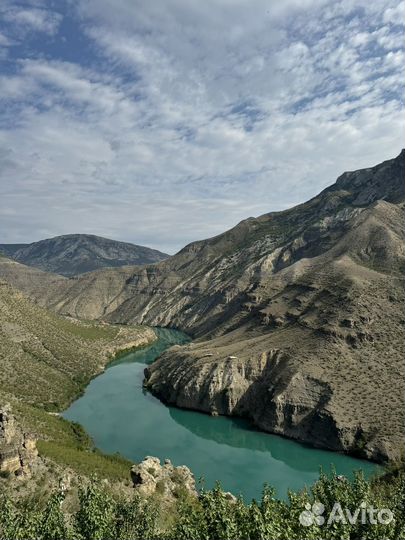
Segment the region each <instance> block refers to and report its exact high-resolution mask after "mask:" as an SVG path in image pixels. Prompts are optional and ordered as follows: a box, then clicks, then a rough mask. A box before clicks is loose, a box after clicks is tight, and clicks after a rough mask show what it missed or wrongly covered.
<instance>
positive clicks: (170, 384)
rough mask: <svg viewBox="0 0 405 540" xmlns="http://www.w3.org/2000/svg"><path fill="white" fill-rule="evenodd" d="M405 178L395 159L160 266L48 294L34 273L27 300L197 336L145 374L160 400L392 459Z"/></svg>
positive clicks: (402, 373)
mask: <svg viewBox="0 0 405 540" xmlns="http://www.w3.org/2000/svg"><path fill="white" fill-rule="evenodd" d="M404 170H405V152H404V151H402V152H401V154H400V155H399V156H398V157H397V158H395V159H391V160H389V161H386V162H384V163H381V164H379V165H377V166H375V167H372V168H368V169H363V170H360V171H354V172H349V173H345V174H343V175H342V176H340V177H339V178H338V180H337V182H336V183H335V184H334V185H333V186H331V187H329V188H328V189H326V190H324V191H323V192H322V193H320V194H319V195H318V196H317V197H315V198H313V199H312V200H310V201H309V202H307V203H305V204H302V205H299V206H297V207H295V208H292V209H290V210H286V211H284V212H278V213H270V214H265V215H263V216H261V217H259V218H250V219H248V220H245V221H243V222H241V223H240V224H239V225H237V226H236V227H234V228H233V229H231V230H230V231H227V232H226V233H224V234H222V235H219V236H217V237H215V238H211V239H209V240H206V241H201V242H196V243H193V244H190V245H189V246H186V247H185V248H184V249H183V250H182V251H180V252H179V253H178V254H177V255H175V256H174V257H172V258H170V259H168V260H167V261H163V262H162V263H160V264H158V265H154V266H146V267H124V268H119V269H108V270H99V271H97V272H93V273H89V274H85V275H83V276H80V277H77V278H74V279H69V280H63V281H57V282H56V281H55V280H54V278H52V279H51V281H52V280H53V281H52V283H51V282H50V284H49V286H48V287H46V290H45V287H44V283H45V281H46V280H44V279H43V278H44V276H41V279H40V280H38V281H37V282H36V283H34V282H35V279H34V280H33V281H30V280H28V281H26V282H25V285H24V286H25V291H26V292H27V293H29V294H30V295H31V296H32V297H33V298H35V299H36V300H37V301H39V302H41V303H44V304H46V305H47V306H48V307H51V308H52V309H54V310H55V311H57V312H59V313H63V314H65V315H71V316H74V317H80V318H85V319H104V320H107V321H110V322H122V323H127V322H133V323H147V324H152V325H159V326H174V327H177V328H180V329H182V330H184V331H186V332H189V333H190V334H192V335H193V336H194V337H195V338H196V341H195V342H194V343H193V344H191V345H188V346H186V347H176V348H172V349H171V350H170V351H168V352H167V353H165V354H164V355H163V357H162V358H161V359H160V360H158V361H157V362H155V363H154V364H153V365H152V366H151V367H150V368H149V369H148V372H147V374H146V378H147V384H148V386H149V388H150V389H151V390H152V391H153V392H154V393H155V394H157V395H158V396H159V397H160V398H161V399H163V400H165V401H168V402H170V403H174V404H176V405H178V406H180V407H189V408H193V409H197V410H202V411H205V412H209V413H212V414H235V415H240V416H246V417H248V418H250V419H251V420H252V421H253V422H254V424H255V425H256V426H258V427H259V428H261V429H264V430H266V431H270V432H275V433H280V434H283V435H286V436H288V437H292V438H295V439H298V440H301V441H305V442H308V443H311V444H315V445H317V446H320V447H326V448H330V449H333V450H339V451H346V452H350V453H354V454H357V455H362V456H366V457H369V458H372V459H375V460H378V461H381V460H385V459H387V458H393V457H395V456H397V455H398V454H399V452H400V450H401V447H402V445H403V440H404V436H405V428H404V426H405V412H404V411H405V408H404V388H405V366H404V363H403V354H404V343H405V340H404V338H405V331H404V318H403V310H402V305H403V300H404V283H403V277H402V272H403V269H404V259H405V249H404V237H403V210H404V195H405V187H404V183H403V178H404ZM5 266H6V265H5V264H4V265H1V264H0V275H3V267H5ZM9 270H10V266H9ZM14 270H15V275H13V272H10V271H9V272H8V277H7V279H9V280H10V281H11V282H15V283H16V282H17V281H18V276H17V274H19V272H20V271H21V268H18V269H17V268H15V269H14ZM39 282H41V284H39V285H38V283H39ZM387 396H389V397H387Z"/></svg>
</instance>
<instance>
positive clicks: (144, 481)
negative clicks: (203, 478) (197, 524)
mask: <svg viewBox="0 0 405 540" xmlns="http://www.w3.org/2000/svg"><path fill="white" fill-rule="evenodd" d="M131 477H132V481H133V484H134V487H135V489H136V490H137V491H139V493H141V494H142V495H146V496H149V495H153V494H154V493H158V494H160V495H162V496H164V497H166V498H173V497H175V496H176V493H177V492H178V490H179V489H185V490H186V491H187V492H188V493H189V494H190V495H195V496H196V495H197V491H196V488H195V479H194V476H193V474H192V472H191V471H190V469H189V468H188V467H186V466H180V467H174V465H172V463H171V462H170V460H168V459H166V460H165V462H164V464H163V465H161V463H160V460H159V459H158V458H156V457H150V456H148V457H146V458H145V459H144V460H143V461H142V462H141V463H139V464H138V465H134V466H133V467H132V469H131Z"/></svg>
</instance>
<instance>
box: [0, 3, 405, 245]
mask: <svg viewBox="0 0 405 540" xmlns="http://www.w3.org/2000/svg"><path fill="white" fill-rule="evenodd" d="M77 6H78V9H79V10H80V16H81V19H80V25H81V26H80V27H81V28H82V29H84V31H85V32H86V34H87V36H88V37H89V38H90V39H91V40H92V43H93V46H94V47H95V49H96V50H97V52H98V54H99V56H98V58H96V59H93V60H92V62H89V61H87V62H85V61H83V62H81V63H79V62H73V61H72V60H70V61H67V60H61V59H59V58H53V59H52V58H51V59H49V58H45V57H43V56H42V57H37V58H21V59H20V60H19V61H18V62H17V64H16V65H17V69H16V72H15V73H13V74H11V75H10V74H3V76H2V77H0V100H1V99H2V100H3V111H4V115H5V122H3V126H4V127H3V129H2V130H1V131H0V209H1V207H4V208H19V209H20V210H21V212H20V216H24V218H23V219H20V220H18V219H17V217H13V216H8V217H7V220H5V223H4V225H3V227H2V230H3V231H6V234H8V236H7V238H3V240H4V241H7V240H9V241H27V240H34V239H38V238H40V237H41V236H46V235H48V236H49V235H55V234H62V233H68V232H72V231H73V232H93V233H96V234H104V235H107V236H112V237H116V238H122V239H124V240H132V241H136V242H139V243H144V244H150V245H152V246H155V247H158V248H161V249H163V250H167V251H174V250H175V249H179V248H180V247H182V245H183V244H184V243H186V242H188V241H191V240H194V239H197V238H203V237H206V236H211V235H213V234H216V233H219V232H221V231H223V230H224V229H226V228H228V227H230V226H232V225H233V224H234V223H235V222H237V221H239V220H240V219H243V218H246V217H248V216H250V215H258V214H260V213H264V212H268V211H270V210H277V209H283V208H285V207H287V206H289V205H291V204H294V203H299V202H301V201H303V200H305V199H307V198H309V197H310V196H313V195H315V194H316V193H317V192H318V191H319V190H320V189H322V188H324V187H326V186H327V185H328V184H330V183H331V182H333V181H334V180H335V178H336V177H337V176H338V175H339V174H340V173H341V172H343V171H344V170H347V169H355V168H359V167H363V166H370V165H373V164H375V163H377V162H379V161H382V160H384V159H387V158H389V157H392V156H394V155H395V154H396V153H398V152H399V150H400V146H401V143H402V134H403V121H402V115H401V113H402V111H403V104H402V102H401V98H400V96H401V85H402V73H401V66H400V63H401V61H403V60H402V58H403V51H402V50H401V47H400V46H399V45H398V42H397V41H395V40H393V35H396V32H397V31H398V29H396V28H394V27H392V25H391V24H389V22H390V21H388V22H387V17H388V16H390V17H391V15H387V11H388V10H389V9H396V6H397V4H396V3H395V1H392V2H390V1H388V2H387V1H382V0H376V1H375V2H373V3H371V2H366V1H365V0H364V1H363V0H359V1H358V2H357V1H356V2H355V1H354V0H342V1H339V2H334V3H330V2H326V1H322V0H319V1H318V0H308V1H307V2H305V5H304V3H302V1H300V2H298V1H292V0H288V1H283V2H282V1H281V0H280V1H277V2H271V3H269V2H267V1H265V0H254V1H253V0H249V1H248V0H232V2H231V1H230V0H226V1H225V0H221V1H219V0H207V2H199V3H197V2H193V3H190V2H188V1H187V2H186V1H185V0H170V1H169V0H165V1H163V0H155V1H154V2H149V3H146V2H140V1H133V0H115V1H114V2H112V1H111V0H97V1H96V0H89V1H87V2H86V3H82V2H80V3H78V4H77ZM36 9H39V8H36ZM41 10H42V11H44V6H42V8H41ZM78 29H79V23H78ZM394 41H395V43H394ZM48 56H49V55H48ZM83 60H88V59H86V57H85V56H84V57H83ZM1 149H3V151H2V152H1ZM44 209H46V212H44ZM7 231H8V233H7ZM3 236H4V234H3Z"/></svg>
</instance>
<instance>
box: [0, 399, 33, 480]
mask: <svg viewBox="0 0 405 540" xmlns="http://www.w3.org/2000/svg"><path fill="white" fill-rule="evenodd" d="M37 459H38V451H37V447H36V440H35V437H34V436H33V435H32V434H30V433H26V432H24V431H23V430H22V429H21V428H20V427H19V426H18V425H17V423H16V421H15V418H14V416H13V415H12V414H11V409H10V406H9V405H5V406H3V407H1V408H0V473H3V474H6V475H10V474H15V475H16V476H29V475H30V474H31V471H32V468H33V467H35V464H36V462H37Z"/></svg>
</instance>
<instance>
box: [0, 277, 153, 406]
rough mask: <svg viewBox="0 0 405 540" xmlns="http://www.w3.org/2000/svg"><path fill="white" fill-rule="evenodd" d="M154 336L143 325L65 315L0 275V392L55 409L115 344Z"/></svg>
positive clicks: (75, 393) (99, 366)
mask: <svg viewBox="0 0 405 540" xmlns="http://www.w3.org/2000/svg"><path fill="white" fill-rule="evenodd" d="M154 338H155V335H154V332H153V331H152V330H151V329H149V328H146V327H145V328H140V327H139V326H138V327H130V326H125V327H120V326H111V325H105V324H103V325H100V324H97V323H89V322H87V323H86V322H81V321H77V320H72V319H66V318H64V317H61V316H59V315H56V314H55V313H52V312H48V311H47V310H46V309H44V308H42V307H40V306H38V305H35V304H33V303H32V302H31V301H30V300H29V299H28V298H26V297H25V296H24V295H23V294H22V293H21V292H20V291H18V290H17V289H15V288H13V287H11V286H10V285H9V284H8V283H6V282H5V281H0V364H1V370H0V396H4V395H5V394H8V395H10V396H12V397H13V398H17V399H19V400H22V401H24V402H26V403H30V404H35V405H37V406H40V407H42V408H45V409H46V410H53V409H57V410H60V409H61V408H63V407H66V406H67V405H68V404H69V403H70V402H71V401H72V399H74V398H75V397H77V396H78V395H79V394H80V393H81V392H82V390H83V388H84V386H85V385H86V384H87V383H88V382H89V381H90V379H91V378H92V377H93V376H94V375H96V374H97V373H99V372H100V371H102V369H103V367H104V366H105V364H106V363H107V362H108V360H109V358H110V357H111V355H112V354H113V353H114V352H115V351H116V350H120V349H124V348H128V347H132V346H134V345H135V343H136V344H140V345H145V344H147V343H149V342H150V341H153V339H154ZM138 342H139V343H138Z"/></svg>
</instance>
